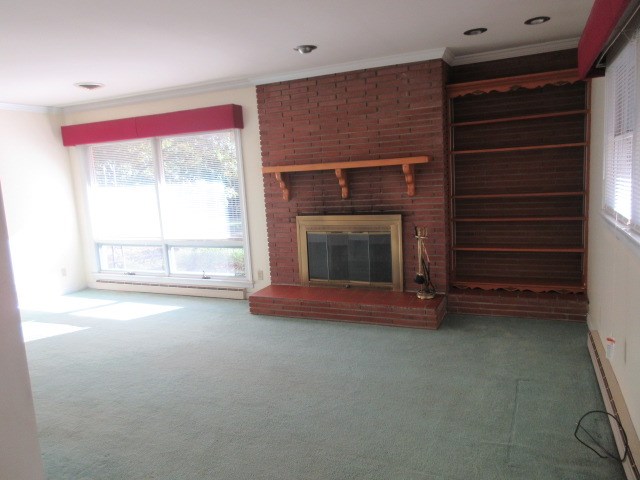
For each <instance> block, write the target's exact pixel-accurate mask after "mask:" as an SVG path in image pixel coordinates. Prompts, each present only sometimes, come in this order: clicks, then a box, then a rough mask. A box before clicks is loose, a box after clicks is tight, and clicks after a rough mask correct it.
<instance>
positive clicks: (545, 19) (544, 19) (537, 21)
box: [524, 17, 551, 25]
mask: <svg viewBox="0 0 640 480" xmlns="http://www.w3.org/2000/svg"><path fill="white" fill-rule="evenodd" d="M549 20H551V17H533V18H530V19H529V20H526V21H525V22H524V24H525V25H540V24H541V23H546V22H548V21H549Z"/></svg>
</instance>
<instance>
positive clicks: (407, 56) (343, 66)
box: [251, 48, 448, 85]
mask: <svg viewBox="0 0 640 480" xmlns="http://www.w3.org/2000/svg"><path fill="white" fill-rule="evenodd" d="M447 51H448V49H446V48H433V49H431V50H421V51H419V52H410V53H402V54H399V55H389V56H386V57H377V58H368V59H366V60H357V61H355V62H346V63H336V64H333V65H327V66H325V67H318V68H309V69H306V70H298V71H295V72H285V73H281V74H277V75H265V76H258V77H253V78H252V79H251V81H252V82H253V83H254V84H255V85H264V84H267V83H277V82H286V81H289V80H299V79H301V78H310V77H320V76H322V75H332V74H334V73H342V72H353V71H355V70H364V69H366V68H377V67H386V66H389V65H400V64H403V63H413V62H424V61H426V60H436V59H439V58H443V57H444V55H445V53H446V52H447Z"/></svg>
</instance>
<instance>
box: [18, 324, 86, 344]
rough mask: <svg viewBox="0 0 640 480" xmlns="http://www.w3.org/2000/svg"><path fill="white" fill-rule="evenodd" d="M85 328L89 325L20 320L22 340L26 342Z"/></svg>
mask: <svg viewBox="0 0 640 480" xmlns="http://www.w3.org/2000/svg"><path fill="white" fill-rule="evenodd" d="M87 328H89V327H76V326H75V325H65V324H64V323H44V322H22V337H23V338H24V342H25V343H27V342H32V341H34V340H40V339H41V338H49V337H55V336H58V335H64V334H66V333H73V332H77V331H79V330H86V329H87Z"/></svg>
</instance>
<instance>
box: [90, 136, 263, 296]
mask: <svg viewBox="0 0 640 480" xmlns="http://www.w3.org/2000/svg"><path fill="white" fill-rule="evenodd" d="M228 131H232V132H233V134H234V139H235V144H236V145H235V147H236V157H237V161H238V190H239V192H238V195H239V201H240V208H241V209H242V235H243V238H242V240H238V241H235V240H179V241H176V240H167V239H164V240H163V241H161V242H158V241H146V240H126V241H123V240H122V239H113V238H111V239H109V238H100V239H96V238H95V237H94V235H93V228H92V225H91V215H90V208H91V207H90V202H89V198H90V189H91V187H92V176H93V175H94V172H93V165H92V162H91V159H90V148H91V146H92V145H85V146H83V147H82V157H83V169H82V173H83V175H84V183H85V192H83V193H84V204H85V221H86V231H87V235H88V237H89V238H88V244H90V247H89V250H90V251H91V257H92V258H91V259H90V264H91V270H92V272H91V275H90V276H91V278H92V280H94V281H99V280H110V281H120V282H123V283H131V284H135V283H147V282H153V283H154V284H155V283H157V284H165V285H173V286H205V285H206V286H212V285H216V286H219V287H231V288H248V287H249V288H250V287H252V286H253V274H252V268H251V265H252V262H251V248H250V244H249V226H248V214H247V201H246V189H245V176H244V157H243V152H242V138H241V130H240V129H237V128H234V129H229V130H228ZM219 132H220V131H211V132H194V133H186V134H182V135H166V136H162V137H151V138H150V140H151V141H152V145H153V149H154V161H155V163H156V191H157V190H158V186H159V180H160V178H159V177H158V174H159V172H160V169H161V168H162V165H161V155H160V154H159V151H160V142H161V141H162V139H164V138H175V137H180V136H192V135H205V134H207V133H219ZM123 142H124V141H123ZM113 143H118V142H113ZM158 201H159V200H158ZM112 244H113V245H123V246H137V245H157V246H161V247H163V256H164V265H165V271H164V273H156V272H143V271H138V272H136V273H135V274H133V275H131V274H127V273H125V272H122V271H113V270H104V269H101V268H100V258H99V248H100V245H112ZM171 246H185V247H188V246H207V247H242V248H243V250H244V264H245V276H244V277H227V276H214V275H212V274H206V273H207V272H205V274H206V275H203V274H200V275H197V274H175V273H172V272H169V254H168V248H169V247H171Z"/></svg>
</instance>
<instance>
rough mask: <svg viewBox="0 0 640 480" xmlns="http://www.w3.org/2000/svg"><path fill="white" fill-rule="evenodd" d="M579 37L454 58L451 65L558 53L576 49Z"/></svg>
mask: <svg viewBox="0 0 640 480" xmlns="http://www.w3.org/2000/svg"><path fill="white" fill-rule="evenodd" d="M579 41H580V38H579V37H576V38H568V39H565V40H555V41H553V42H545V43H537V44H535V45H524V46H522V47H514V48H505V49H502V50H493V51H491V52H482V53H472V54H469V55H460V56H459V57H454V59H453V62H452V63H450V65H453V66H456V65H468V64H470V63H480V62H490V61H492V60H504V59H505V58H513V57H524V56H525V55H536V54H538V53H548V52H556V51H559V50H568V49H570V48H576V47H577V46H578V42H579Z"/></svg>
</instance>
